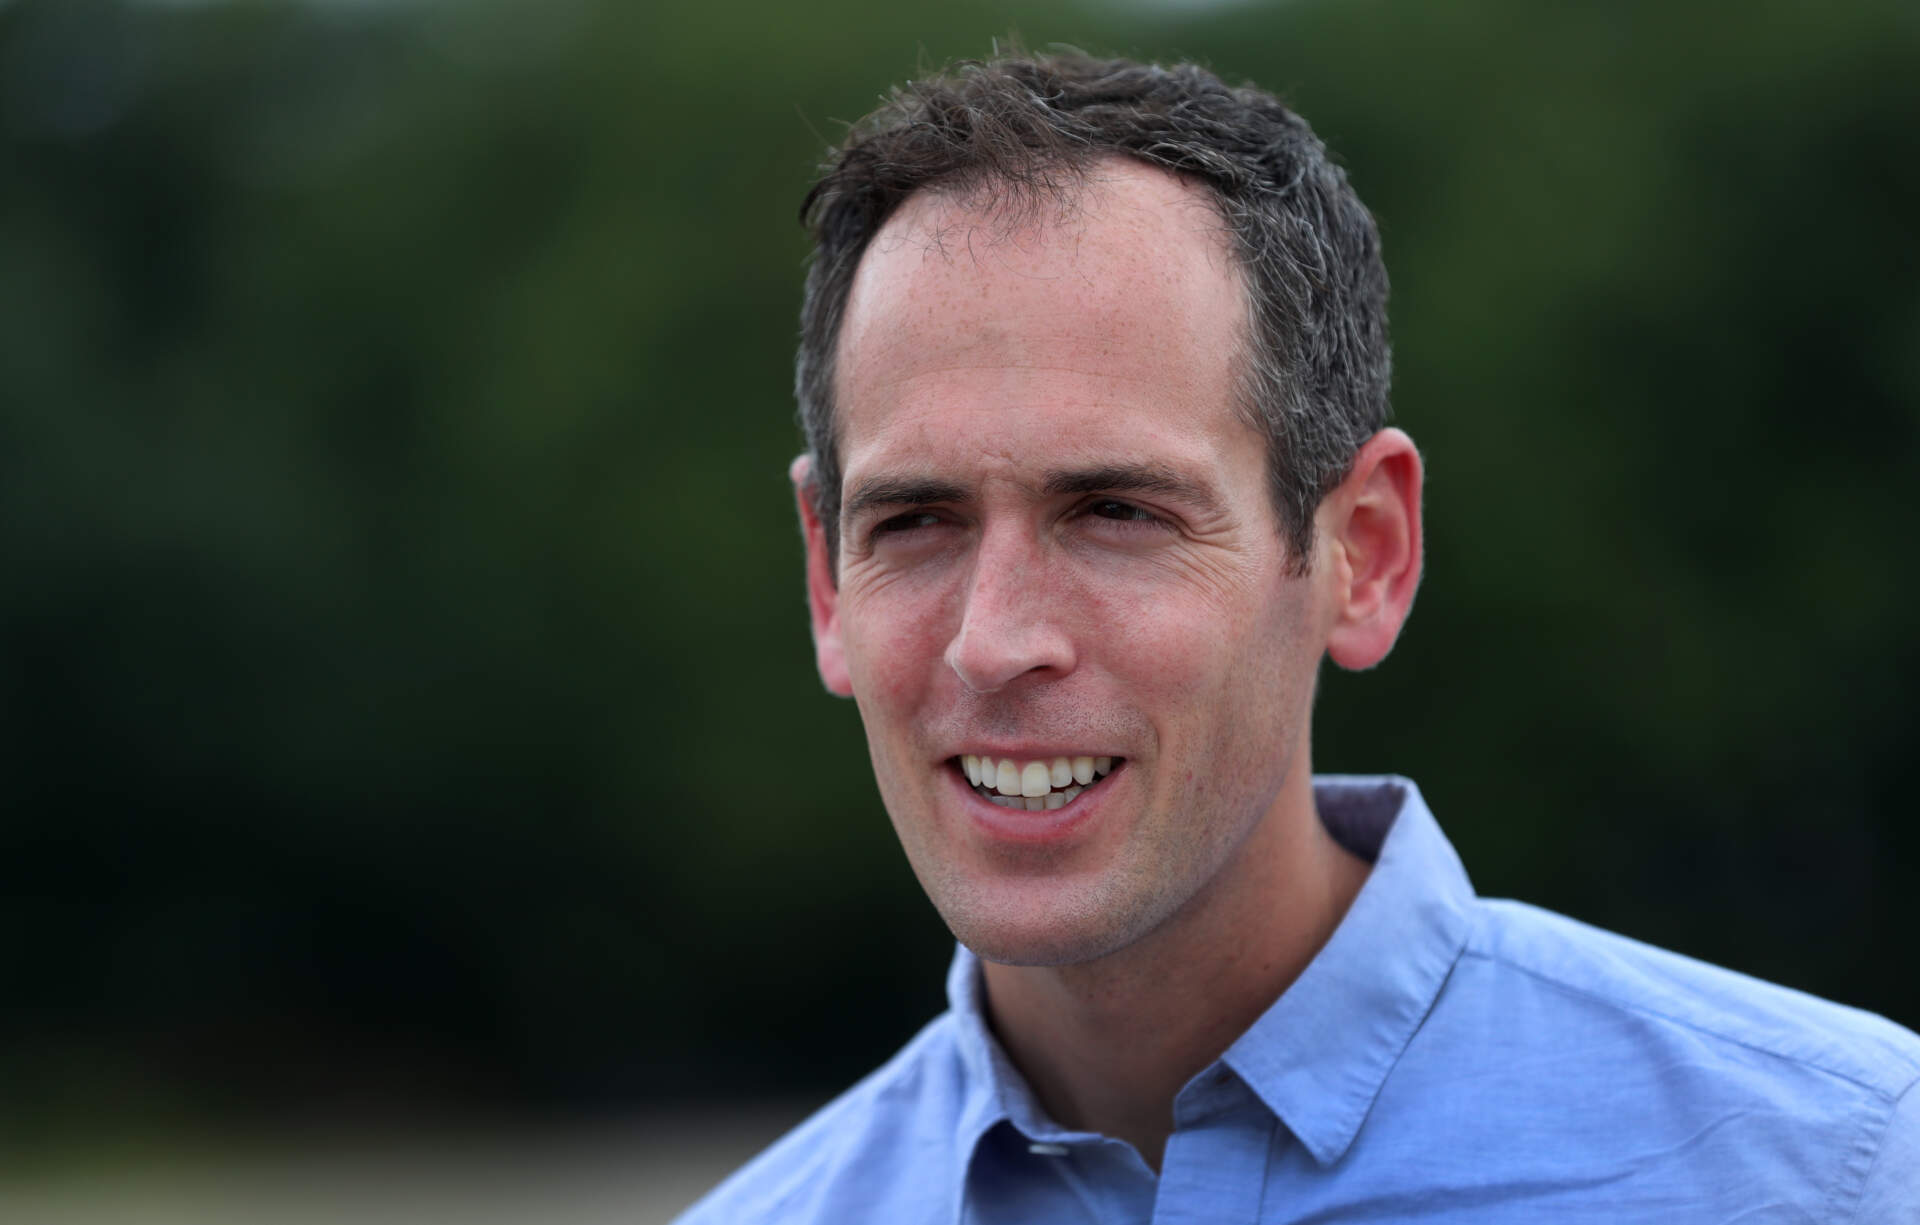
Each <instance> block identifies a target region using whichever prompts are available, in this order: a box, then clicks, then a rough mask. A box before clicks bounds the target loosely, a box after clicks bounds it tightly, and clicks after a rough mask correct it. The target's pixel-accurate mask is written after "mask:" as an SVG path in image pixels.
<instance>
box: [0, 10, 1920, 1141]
mask: <svg viewBox="0 0 1920 1225" xmlns="http://www.w3.org/2000/svg"><path fill="white" fill-rule="evenodd" d="M1014 29H1017V30H1019V31H1020V32H1021V33H1022V34H1023V35H1024V36H1025V37H1026V38H1027V39H1028V41H1030V42H1033V43H1041V44H1044V43H1047V42H1050V41H1053V40H1062V41H1068V42H1073V43H1076V44H1079V45H1082V46H1087V47H1090V48H1092V49H1096V50H1103V51H1117V52H1125V53H1134V54H1140V55H1145V56H1156V57H1168V56H1174V55H1181V54H1186V55H1192V56H1196V57H1199V58H1202V59H1204V60H1207V61H1209V62H1211V63H1212V64H1213V65H1214V66H1215V67H1217V68H1218V69H1219V70H1220V71H1221V72H1222V73H1224V74H1225V75H1228V76H1230V77H1234V78H1253V79H1255V80H1258V81H1260V82H1261V83H1263V84H1265V85H1267V86H1269V87H1272V88H1274V89H1275V90H1277V91H1279V92H1281V93H1282V94H1284V95H1285V96H1287V97H1288V98H1289V99H1291V100H1292V101H1293V102H1294V103H1295V104H1296V105H1297V106H1298V107H1299V108H1300V109H1301V110H1302V111H1303V112H1304V113H1305V114H1307V115H1308V116H1309V117H1310V118H1311V119H1312V121H1313V122H1314V124H1315V125H1316V127H1317V129H1318V130H1319V131H1320V132H1321V133H1322V135H1323V136H1325V137H1326V138H1327V140H1328V141H1329V143H1330V144H1331V145H1332V147H1333V148H1334V149H1335V150H1336V151H1337V153H1338V155H1339V156H1340V157H1341V159H1342V160H1343V161H1344V162H1345V163H1346V164H1347V165H1348V166H1349V167H1350V168H1351V173H1352V177H1353V180H1354V182H1355V183H1356V184H1357V186H1358V188H1359V190H1360V192H1361V194H1362V196H1363V197H1364V198H1365V199H1366V200H1367V201H1369V203H1370V204H1371V205H1372V207H1373V208H1374V210H1375V211H1376V213H1377V215H1378V217H1379V219H1380V224H1381V228H1382V231H1383V233H1384V235H1385V241H1386V248H1387V258H1388V265H1389V268H1390V270H1391V272H1392V275H1393V278H1394V306H1393V312H1394V330H1395V335H1396V340H1397V357H1398V377H1397V379H1396V394H1395V400H1396V404H1397V410H1398V414H1399V420H1400V422H1401V424H1403V425H1404V426H1405V427H1406V428H1408V429H1409V430H1410V431H1411V432H1412V433H1413V435H1414V436H1415V437H1416V438H1417V439H1418V440H1419V441H1420V442H1421V444H1422V445H1423V447H1424V449H1425V451H1426V454H1427V458H1428V460H1429V465H1430V486H1429V496H1428V513H1429V533H1430V535H1429V555H1428V572H1427V579H1426V584H1425V586H1424V588H1423V590H1422V593H1421V596H1420V600H1419V605H1418V607H1417V609H1416V611H1415V614H1414V617H1413V620H1412V622H1411V626H1410V629H1409V631H1408V632H1407V634H1406V635H1405V637H1404V638H1403V640H1402V642H1401V645H1400V648H1399V650H1398V651H1397V652H1396V653H1395V655H1394V657H1393V658H1392V659H1391V660H1390V661H1389V662H1388V663H1387V664H1386V665H1385V666H1384V667H1382V668H1381V669H1379V670H1377V671H1375V672H1373V673H1369V674H1366V675H1361V676H1348V675H1345V674H1332V673H1330V674H1329V675H1328V677H1327V678H1326V681H1325V684H1324V685H1323V690H1322V697H1321V700H1320V705H1319V710H1318V726H1317V742H1318V743H1317V748H1316V757H1317V762H1316V764H1317V765H1318V766H1319V767H1320V768H1322V769H1334V770H1355V771H1374V770H1394V771H1399V772H1403V773H1407V774H1410V775H1413V776H1414V777H1416V778H1417V779H1419V780H1420V782H1421V783H1422V785H1423V787H1424V788H1425V790H1426V792H1427V795H1428V798H1429V799H1430V801H1431V802H1432V804H1433V806H1434V808H1435V809H1436V811H1437V812H1438V814H1439V815H1440V817H1441V820H1442V821H1443V823H1444V824H1445V825H1446V827H1447V829H1448V831H1449V833H1450V834H1451V835H1452V837H1453V838H1454V840H1455V841H1456V843H1457V844H1458V846H1459V847H1460V849H1461V852H1462V854H1463V856H1464V857H1465V859H1466V862H1467V864H1468V867H1469V870H1470V871H1471V872H1472V873H1473V875H1474V877H1475V880H1476V882H1477V884H1478V885H1479V887H1480V889H1481V890H1482V892H1484V893H1488V894H1495V895H1513V896H1519V897H1523V898H1527V899H1529V900H1532V901H1536V902H1540V903H1542V904H1545V905H1548V906H1551V907H1554V908H1556V909H1560V910H1564V911H1566V912H1568V913H1571V914H1573V915H1575V916H1577V917H1580V918H1583V919H1587V920H1589V921H1592V922H1595V923H1598V924H1601V925H1604V926H1607V927H1612V928H1616V929H1619V930H1621V931H1624V932H1626V933H1628V934H1629V935H1633V936H1636V937H1640V938H1643V939H1647V940H1651V941H1654V942H1657V943H1660V944H1664V945H1669V946H1672V947H1675V948H1677V949H1679V950H1681V951H1684V952H1687V953H1691V954H1695V955H1698V956H1701V957H1704V958H1708V959H1710V960H1714V961H1718V962H1723V963H1726V964H1729V965H1732V966H1734V967H1736V968H1739V969H1742V970H1746V971H1749V972H1752V973H1755V974H1759V975H1763V976H1766V977H1769V978H1774V979H1778V980H1780V981H1784V982H1786V983H1789V984H1792V985H1794V986H1798V987H1802V988H1805V989H1807V990H1810V991H1815V992H1818V993H1821V994H1826V995H1831V996H1834V997H1837V998H1840V999H1842V1000H1845V1001H1847V1002H1850V1003H1855V1004H1859V1005H1862V1006H1865V1007H1868V1008H1872V1009H1875V1010H1878V1011H1882V1012H1885V1013H1887V1014H1889V1015H1891V1016H1892V1017H1894V1018H1895V1019H1897V1020H1901V1021H1903V1022H1905V1023H1908V1024H1913V1023H1915V1022H1916V1021H1920V976H1916V975H1915V973H1914V972H1913V965H1914V961H1913V952H1912V950H1913V948H1914V944H1915V937H1916V935H1920V834H1917V833H1916V830H1915V825H1914V821H1913V819H1912V817H1911V809H1912V800H1911V796H1912V794H1913V790H1914V784H1915V782H1916V777H1915V775H1916V771H1915V768H1914V765H1913V754H1912V750H1911V741H1912V738H1913V735H1914V731H1915V720H1914V718H1913V715H1912V713H1911V711H1912V697H1911V695H1912V693H1913V691H1914V689H1915V687H1916V684H1920V650H1917V649H1916V645H1915V637H1916V635H1915V631H1916V628H1920V617H1916V614H1915V611H1914V609H1915V603H1916V599H1917V598H1920V577H1916V574H1915V564H1914V563H1915V561H1916V549H1915V546H1914V536H1915V532H1916V528H1920V509H1916V499H1915V492H1916V486H1917V484H1920V482H1916V476H1920V258H1917V256H1920V239H1917V238H1916V235H1917V234H1920V227H1917V226H1916V218H1920V160H1916V157H1915V153H1916V141H1915V132H1916V130H1917V121H1920V54H1916V51H1917V49H1920V9H1917V8H1916V6H1914V5H1913V4H1911V3H1910V2H1908V0H1888V2H1886V3H1878V2H1875V0H1854V2H1848V3H1828V4H1819V5H1815V4H1778V3H1765V2H1761V3H1755V2H1753V0H1738V2H1735V0H1696V2H1689V3H1671V2H1668V0H1609V2H1607V3H1568V4H1540V3H1537V2H1535V0H1479V2H1476V0H1466V2H1460V0H1448V2H1447V3H1439V4H1436V3H1433V2H1432V0H1339V2H1332V0H1300V2H1297V3H1291V4H1281V5H1242V6H1227V7H1217V8H1211V9H1205V10H1201V9H1191V8H1166V9H1157V8H1151V7H1138V8H1118V7H1113V6H1098V7H1096V6H1091V5H1089V6H1086V7H1074V6H1069V5H1040V4H1030V5H1024V6H1017V5H1007V4H993V3H975V2H971V0H962V2H960V3H952V4H945V5H941V6H939V7H937V8H933V7H928V8H924V9H923V8H921V7H919V6H904V5H895V4H882V3H877V2H858V0H845V2H842V0H830V2H827V3H821V4H808V5H792V4H784V3H782V4H775V3H766V2H761V3H752V2H745V3H738V4H730V5H714V4H708V5H694V4H683V3H675V4H667V5H661V4H628V3H617V2H614V0H607V2H605V3H597V4H595V3H577V2H560V3H555V2H548V3H544V4H534V3H524V4H518V5H503V4H497V3H496V4H482V3H467V4H459V5H455V4H438V5H434V4H390V5H368V4H358V5H351V4H335V5H331V6H320V7H298V6H291V5H287V4H263V3H254V4H226V5H206V6H189V7H184V8H182V7H178V6H160V5H126V4H112V3H98V2H90V0H13V2H11V3H0V135H3V136H4V142H5V143H4V153H3V154H0V561H4V571H3V572H0V573H3V575H4V577H3V578H0V635H3V637H0V642H3V643H4V651H3V652H0V983H4V1003H0V1121H4V1122H3V1125H4V1127H5V1128H6V1129H7V1130H6V1132H5V1133H4V1134H7V1135H11V1136H12V1137H14V1138H16V1139H18V1138H22V1137H29V1136H56V1137H57V1136H60V1135H77V1134H83V1133H84V1134H89V1135H92V1134H97V1133H98V1131H99V1129H100V1128H101V1127H102V1126H122V1127H128V1128H135V1129H138V1128H142V1127H148V1126H152V1125H155V1124H171V1123H176V1122H179V1121H181V1120H186V1121H189V1122H194V1123H203V1124H207V1125H232V1124H235V1123H245V1122H249V1121H253V1120H260V1119H267V1120H273V1119H283V1120H284V1119H295V1120H305V1119H310V1118H315V1117H331V1116H339V1117H363V1116H365V1115H368V1114H370V1113H378V1114H393V1115H398V1116H401V1117H415V1116H419V1115H430V1114H436V1113H442V1112H444V1113H456V1114H462V1115H467V1114H471V1113H472V1112H475V1111H498V1112H505V1113H528V1112H532V1113H541V1114H544V1113H548V1112H553V1113H559V1114H563V1115H572V1116H577V1115H581V1114H587V1113H593V1112H599V1111H616V1110H622V1109H626V1108H629V1107H632V1106H635V1105H637V1104H648V1103H660V1102H665V1101H673V1100H681V1099H688V1098H694V1097H699V1098H712V1097H716V1096H728V1095H736V1094H737V1095H758V1094H765V1093H769V1092H776V1091H785V1092H800V1093H816V1092H822V1091H824V1090H826V1089H828V1088H831V1087H834V1086H836V1085H839V1084H842V1083H845V1082H846V1081H848V1080H850V1079H851V1078H852V1077H853V1076H855V1075H857V1074H858V1073H859V1072H861V1071H863V1070H865V1069H866V1068H867V1067H869V1066H871V1065H872V1064H873V1063H875V1062H876V1061H877V1060H878V1059H880V1058H881V1057H882V1056H883V1055H884V1054H885V1053H887V1052H888V1051H890V1050H891V1049H892V1048H893V1047H894V1046H895V1045H897V1044H898V1043H899V1042H900V1041H901V1040H902V1039H904V1038H905V1037H906V1036H907V1035H908V1034H910V1033H911V1032H912V1031H913V1029H914V1028H915V1027H917V1026H918V1024H920V1023H921V1022H922V1021H923V1020H924V1019H925V1018H927V1017H928V1016H930V1015H931V1014H932V1013H933V1012H934V1011H936V1010H937V1009H938V1007H939V1006H940V998H941V997H940V986H941V977H942V973H943V970H944V965H945V959H946V955H947V949H948V947H949V946H948V941H947V937H946V934H945V932H944V930H943V929H942V928H941V926H940V924H939V922H938V920H937V918H936V917H935V915H934V914H933V912H932V910H931V909H930V908H929V907H928V906H927V904H926V903H925V901H924V900H923V899H922V897H921V895H920V893H919V890H918V888H917V886H916V885H915V883H914V881H913V879H912V877H911V875H910V874H909V872H908V871H907V868H906V865H905V862H904V860H903V858H902V857H901V855H900V853H899V851H898V849H897V847H896V845H895V843H894V840H893V837H892V834H891V832H890V830H889V829H888V827H887V825H886V821H885V816H884V814H883V813H882V811H881V809H880V807H879V804H878V801H877V799H876V797H875V794H874V790H873V786H872V781H871V777H870V774H869V772H868V769H867V765H866V760H865V751H864V744H863V740H862V737H861V735H860V729H859V725H858V719H857V716H856V713H855V711H854V710H853V708H852V706H851V705H850V704H847V703H841V702H836V701H833V700H831V699H829V698H828V697H826V696H825V695H824V694H823V693H822V691H821V690H820V687H819V684H818V681H817V679H816V678H815V676H814V673H813V667H812V659H811V654H810V651H809V648H808V643H807V637H806V627H805V621H804V614H803V605H802V601H801V587H800V581H799V556H798V542H797V535H796V533H795V531H794V526H793V522H792V512H791V504H790V498H789V493H788V490H787V488H786V483H785V479H784V468H785V463H786V460H787V459H788V457H789V456H790V455H791V454H792V453H793V452H794V451H795V450H796V449H797V446H798V438H797V433H796V431H795V429H794V428H793V425H792V421H791V413H792V407H791V399H790V393H789V371H790V361H791V350H792V341H793V336H794V332H795V324H794V316H795V310H796V307H797V302H798V290H799V282H800V277H801V272H802V266H803V260H804V256H805V249H806V248H805V243H804V240H803V236H802V234H801V232H800V230H799V228H798V226H797V225H796V224H795V221H794V211H795V209H796V207H797V204H798V202H799V199H800V196H801V195H802V193H803V192H804V190H805V188H806V185H807V183H808V181H809V175H810V170H811V167H812V165H813V163H814V161H815V160H816V158H817V157H818V155H819V152H820V149H821V147H822V145H823V144H824V143H825V142H826V141H828V140H831V139H832V138H834V137H835V136H836V135H837V134H838V132H839V131H840V130H841V124H842V122H843V121H846V120H850V119H852V118H854V117H856V116H857V115H859V114H860V113H862V112H864V111H865V110H866V109H867V108H868V107H869V106H870V105H871V103H872V102H873V100H874V99H875V97H876V96H877V94H878V93H879V92H880V91H881V90H882V89H883V88H885V87H886V86H887V85H888V84H889V83H891V82H894V81H896V80H899V79H902V78H904V77H906V76H909V75H911V74H912V73H913V72H914V71H915V70H916V68H917V67H918V66H921V65H925V64H930V63H935V62H939V61H942V60H945V59H946V58H948V57H950V56H953V55H962V54H977V53H980V52H983V51H985V50H986V49H987V47H988V46H989V43H990V40H991V39H992V38H993V36H995V35H996V34H1004V33H1006V32H1008V31H1009V30H1014Z"/></svg>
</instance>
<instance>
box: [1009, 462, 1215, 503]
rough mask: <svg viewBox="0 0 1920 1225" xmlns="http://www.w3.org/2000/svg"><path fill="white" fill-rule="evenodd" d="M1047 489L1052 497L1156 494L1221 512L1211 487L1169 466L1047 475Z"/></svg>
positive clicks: (1063, 471)
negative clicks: (1102, 494) (1061, 495)
mask: <svg viewBox="0 0 1920 1225" xmlns="http://www.w3.org/2000/svg"><path fill="white" fill-rule="evenodd" d="M1045 488H1046V491H1047V492H1048V493H1049V494H1064V493H1154V494H1159V495H1161V496H1162V497H1169V498H1173V499H1175V500H1176V501H1181V502H1185V503H1187V504H1188V505H1189V506H1192V507H1194V508H1196V509H1198V510H1202V511H1207V512H1218V511H1219V509H1220V497H1219V495H1218V494H1216V493H1215V492H1214V491H1213V487H1212V486H1211V485H1209V484H1207V483H1206V482H1204V481H1201V480H1197V479H1195V478H1194V477H1191V476H1188V475H1187V474H1186V473H1183V472H1181V471H1179V470H1178V469H1175V468H1169V467H1167V466H1166V465H1165V464H1152V463H1146V464H1101V465H1099V466H1097V467H1093V468H1070V469H1056V470H1054V471H1052V472H1049V473H1047V480H1046V486H1045Z"/></svg>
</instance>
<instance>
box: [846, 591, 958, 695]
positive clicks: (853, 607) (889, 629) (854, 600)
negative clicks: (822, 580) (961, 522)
mask: <svg viewBox="0 0 1920 1225" xmlns="http://www.w3.org/2000/svg"><path fill="white" fill-rule="evenodd" d="M947 603H948V601H947V598H946V596H945V595H943V594H942V593H941V592H939V591H933V590H928V589H927V585H925V584H921V585H917V586H916V585H915V584H910V583H900V582H896V583H889V584H887V585H885V586H884V587H880V588H876V589H871V590H862V591H859V592H854V593H849V596H848V598H845V599H844V601H843V603H842V611H841V622H840V632H841V638H842V641H843V642H844V644H845V649H846V655H847V667H848V670H849V672H850V673H851V674H852V677H853V692H854V698H855V700H856V702H857V703H858V704H859V706H860V709H861V713H862V714H863V715H871V714H875V713H877V714H882V715H884V713H885V712H887V711H899V710H903V709H910V708H912V707H913V706H915V705H916V704H918V703H919V702H920V701H922V700H923V699H924V698H925V696H926V694H927V690H928V686H929V685H930V684H931V683H932V682H933V681H934V679H935V678H936V675H937V671H938V669H939V668H940V667H941V666H943V665H942V656H943V655H944V653H945V651H946V647H947V642H948V640H949V638H950V637H951V635H950V633H949V632H948V627H947V625H946V622H947V621H948V620H949V619H950V618H949V617H948V615H947V614H946V612H945V609H946V607H947Z"/></svg>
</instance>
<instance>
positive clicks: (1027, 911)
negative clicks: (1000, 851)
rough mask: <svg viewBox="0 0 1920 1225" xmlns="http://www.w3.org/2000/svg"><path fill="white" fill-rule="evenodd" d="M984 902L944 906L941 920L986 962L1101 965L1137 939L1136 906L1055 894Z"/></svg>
mask: <svg viewBox="0 0 1920 1225" xmlns="http://www.w3.org/2000/svg"><path fill="white" fill-rule="evenodd" d="M977 901H978V902H979V903H981V904H978V905H975V904H944V903H943V904H941V905H940V906H939V910H940V917H941V918H942V919H944V920H946V924H947V929H948V930H949V931H951V932H952V933H953V937H954V939H956V940H958V941H959V942H960V943H961V944H964V945H966V946H967V948H968V949H970V950H971V951H972V952H973V955H974V956H976V957H978V958H979V959H980V960H982V961H991V962H993V963H995V964H996V965H1003V966H1068V965H1080V964H1083V963H1085V962H1089V961H1098V960H1100V959H1101V958H1102V957H1106V956H1109V955H1111V954H1113V953H1117V952H1119V951H1120V950H1121V949H1123V948H1126V947H1127V946H1128V945H1130V944H1132V943H1133V942H1134V941H1136V940H1138V939H1139V938H1140V937H1141V936H1142V935H1143V934H1145V933H1144V929H1146V928H1149V927H1151V923H1142V922H1141V919H1142V917H1143V916H1142V915H1141V914H1140V913H1139V912H1140V910H1141V908H1140V907H1138V906H1132V907H1128V906H1124V905H1123V906H1118V907H1116V906H1114V905H1112V904H1107V905H1100V904H1098V903H1097V902H1095V901H1094V900H1093V899H1090V898H1085V897H1077V898H1076V897H1060V896H1058V895H1057V892H1056V895H1055V896H1054V897H1052V898H1050V899H1048V901H1049V902H1050V904H1048V905H1043V906H1038V907H1035V906H1031V905H1022V904H1021V902H1022V901H1029V902H1030V901H1031V899H1013V898H1002V899H995V900H992V901H989V900H988V899H986V898H980V899H977Z"/></svg>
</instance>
